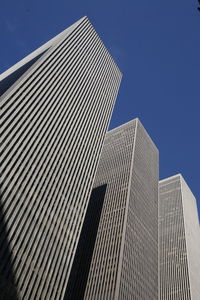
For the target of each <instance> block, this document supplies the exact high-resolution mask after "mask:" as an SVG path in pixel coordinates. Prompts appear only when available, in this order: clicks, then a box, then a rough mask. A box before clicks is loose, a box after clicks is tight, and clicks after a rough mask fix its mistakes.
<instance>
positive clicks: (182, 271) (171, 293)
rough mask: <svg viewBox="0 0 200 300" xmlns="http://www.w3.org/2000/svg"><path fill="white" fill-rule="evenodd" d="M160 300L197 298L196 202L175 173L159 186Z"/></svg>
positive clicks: (199, 238) (199, 236)
mask: <svg viewBox="0 0 200 300" xmlns="http://www.w3.org/2000/svg"><path fill="white" fill-rule="evenodd" d="M159 274H160V276H159V290H160V300H168V299H171V300H178V299H184V300H198V299H200V228H199V219H198V212H197V206H196V199H195V198H194V196H193V194H192V192H191V190H190V189H189V187H188V186H187V184H186V182H185V181H184V179H183V177H182V176H181V175H180V174H178V175H175V176H172V177H169V178H167V179H164V180H161V181H160V183H159Z"/></svg>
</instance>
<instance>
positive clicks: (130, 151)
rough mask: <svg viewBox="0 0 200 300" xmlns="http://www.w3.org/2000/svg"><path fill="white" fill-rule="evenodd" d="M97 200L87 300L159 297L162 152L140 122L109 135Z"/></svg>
mask: <svg viewBox="0 0 200 300" xmlns="http://www.w3.org/2000/svg"><path fill="white" fill-rule="evenodd" d="M104 186H105V187H106V190H105V195H104V194H103V193H102V188H103V187H104ZM98 187H99V188H100V192H99V191H98ZM101 187H102V188H101ZM97 191H98V192H97ZM95 197H97V198H98V197H101V199H102V200H103V206H102V209H101V217H100V221H99V225H98V230H97V234H96V239H95V245H94V250H93V254H92V259H91V264H90V270H89V272H88V273H89V275H88V278H87V284H86V287H85V293H84V299H85V300H86V299H93V300H95V299H99V300H100V299H102V300H104V299H109V300H112V299H113V300H119V299H121V300H124V299H135V300H137V299H138V300H141V299H148V300H151V299H152V300H155V299H157V297H158V270H157V268H158V251H157V250H158V249H157V248H158V229H157V228H158V224H157V222H158V211H157V204H158V151H157V149H156V147H155V145H154V143H153V142H152V140H151V139H150V137H149V136H148V134H147V132H146V131H145V129H144V127H143V126H142V124H141V123H140V121H139V120H138V119H134V120H132V121H130V122H128V123H126V124H124V125H122V126H119V127H117V128H115V129H113V130H111V131H109V132H108V133H107V134H106V139H105V143H104V147H103V151H102V154H101V159H100V163H99V166H98V169H97V174H96V177H95V184H94V190H93V195H92V197H91V201H94V200H95ZM95 220H96V218H94V220H93V222H94V221H95ZM90 228H91V225H90ZM85 250H86V251H87V248H85ZM83 257H84V258H85V255H84V254H83ZM88 261H89V263H90V260H89V259H88ZM81 266H82V264H81V263H80V268H81ZM83 279H84V278H83ZM80 280H82V278H81V275H80V274H79V276H78V279H77V280H74V282H76V285H75V289H77V288H76V287H78V286H81V288H82V287H83V284H82V283H81V284H80V283H79V284H78V281H80ZM84 280H85V279H84ZM74 295H77V293H76V290H75V293H74ZM66 299H68V298H66ZM70 299H73V300H75V299H79V300H80V299H82V298H80V297H79V298H77V297H75V296H74V297H73V298H70Z"/></svg>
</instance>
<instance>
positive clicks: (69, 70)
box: [0, 17, 121, 300]
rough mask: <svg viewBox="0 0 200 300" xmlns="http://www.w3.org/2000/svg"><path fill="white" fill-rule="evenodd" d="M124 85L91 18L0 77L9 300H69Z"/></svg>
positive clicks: (1, 227)
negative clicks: (78, 249)
mask: <svg viewBox="0 0 200 300" xmlns="http://www.w3.org/2000/svg"><path fill="white" fill-rule="evenodd" d="M120 80H121V73H120V71H119V69H118V68H117V66H116V64H115V63H114V61H113V59H112V58H111V56H110V55H109V53H108V51H107V50H106V48H105V46H104V45H103V43H102V41H101V40H100V38H99V37H98V35H97V34H96V32H95V30H94V28H93V27H92V25H91V24H90V22H89V21H88V19H87V18H86V17H84V18H82V19H81V20H79V21H78V22H77V23H75V24H74V25H72V26H71V27H69V28H68V29H66V30H65V31H63V32H62V33H61V34H59V35H58V36H56V37H55V38H53V39H52V40H50V41H49V42H47V43H46V44H45V45H43V46H42V47H40V48H39V49H37V50H36V51H34V52H33V53H32V54H30V55H29V56H27V57H26V58H25V59H23V60H22V61H20V62H19V63H18V64H16V65H15V66H13V67H12V68H11V69H9V70H8V71H6V72H5V73H3V74H2V75H1V95H2V96H1V98H0V103H1V158H0V159H1V162H0V163H1V198H0V202H1V203H0V231H1V232H0V289H1V291H0V293H1V297H3V299H6V297H7V298H8V299H11V298H13V299H17V298H19V299H26V300H28V299H45V300H47V299H59V300H61V299H63V297H64V293H65V288H66V285H67V281H68V277H69V274H70V270H71V266H72V262H73V258H74V253H75V250H76V247H77V242H78V239H79V235H80V230H81V227H82V223H83V218H84V215H85V211H86V207H87V204H88V201H89V197H90V193H91V189H92V185H93V181H94V176H95V172H96V168H97V164H98V161H99V156H100V152H101V150H102V145H103V141H104V137H105V133H106V130H107V128H108V124H109V120H110V117H111V113H112V109H113V106H114V102H115V98H116V95H117V92H118V88H119V84H120ZM3 293H4V296H2V295H3Z"/></svg>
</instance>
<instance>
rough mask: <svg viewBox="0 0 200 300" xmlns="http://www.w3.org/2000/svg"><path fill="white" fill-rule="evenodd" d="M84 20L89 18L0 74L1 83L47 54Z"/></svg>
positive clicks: (73, 25)
mask: <svg viewBox="0 0 200 300" xmlns="http://www.w3.org/2000/svg"><path fill="white" fill-rule="evenodd" d="M84 19H85V20H86V19H87V17H86V16H85V17H83V18H81V19H80V20H78V21H77V22H76V23H74V24H72V25H71V26H70V27H68V28H67V29H65V30H63V31H62V32H61V33H59V34H58V35H56V36H55V37H53V38H52V39H51V40H49V41H48V42H46V43H45V44H43V45H42V46H41V47H39V48H37V49H36V50H35V51H33V52H31V53H30V54H28V55H27V56H26V57H24V58H23V59H22V60H20V61H19V62H17V63H16V64H15V65H13V66H12V67H10V68H9V69H8V70H6V71H5V72H3V73H2V74H0V81H1V80H3V79H4V78H6V77H7V76H9V75H10V74H12V73H13V72H15V71H16V70H18V69H19V68H21V67H22V66H23V65H24V64H26V63H28V62H29V61H31V60H32V59H34V58H35V57H37V56H38V55H40V54H42V53H43V52H45V51H46V50H48V48H50V47H52V46H53V45H54V44H55V43H57V42H58V41H60V40H62V39H63V38H65V37H66V36H68V35H69V34H70V33H71V32H72V31H73V30H74V28H76V27H77V25H79V24H80V23H81V22H83V20H84Z"/></svg>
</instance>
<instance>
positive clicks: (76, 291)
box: [65, 185, 106, 300]
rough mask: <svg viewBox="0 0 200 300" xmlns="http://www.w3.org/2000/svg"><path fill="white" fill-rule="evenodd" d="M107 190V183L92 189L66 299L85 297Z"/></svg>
mask: <svg viewBox="0 0 200 300" xmlns="http://www.w3.org/2000/svg"><path fill="white" fill-rule="evenodd" d="M105 192H106V185H102V186H100V187H97V188H95V189H93V190H92V194H91V197H90V201H89V205H88V208H87V212H86V216H85V219H84V223H83V227H82V231H81V235H80V239H79V243H78V247H77V250H76V255H75V258H74V262H73V266H72V271H71V274H70V277H69V281H68V285H67V290H66V294H65V300H82V299H83V298H84V293H85V288H86V283H87V279H88V274H89V270H90V264H91V260H92V254H93V250H94V245H95V240H96V234H97V230H98V226H99V220H100V216H101V210H102V206H103V201H104V196H105Z"/></svg>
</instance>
